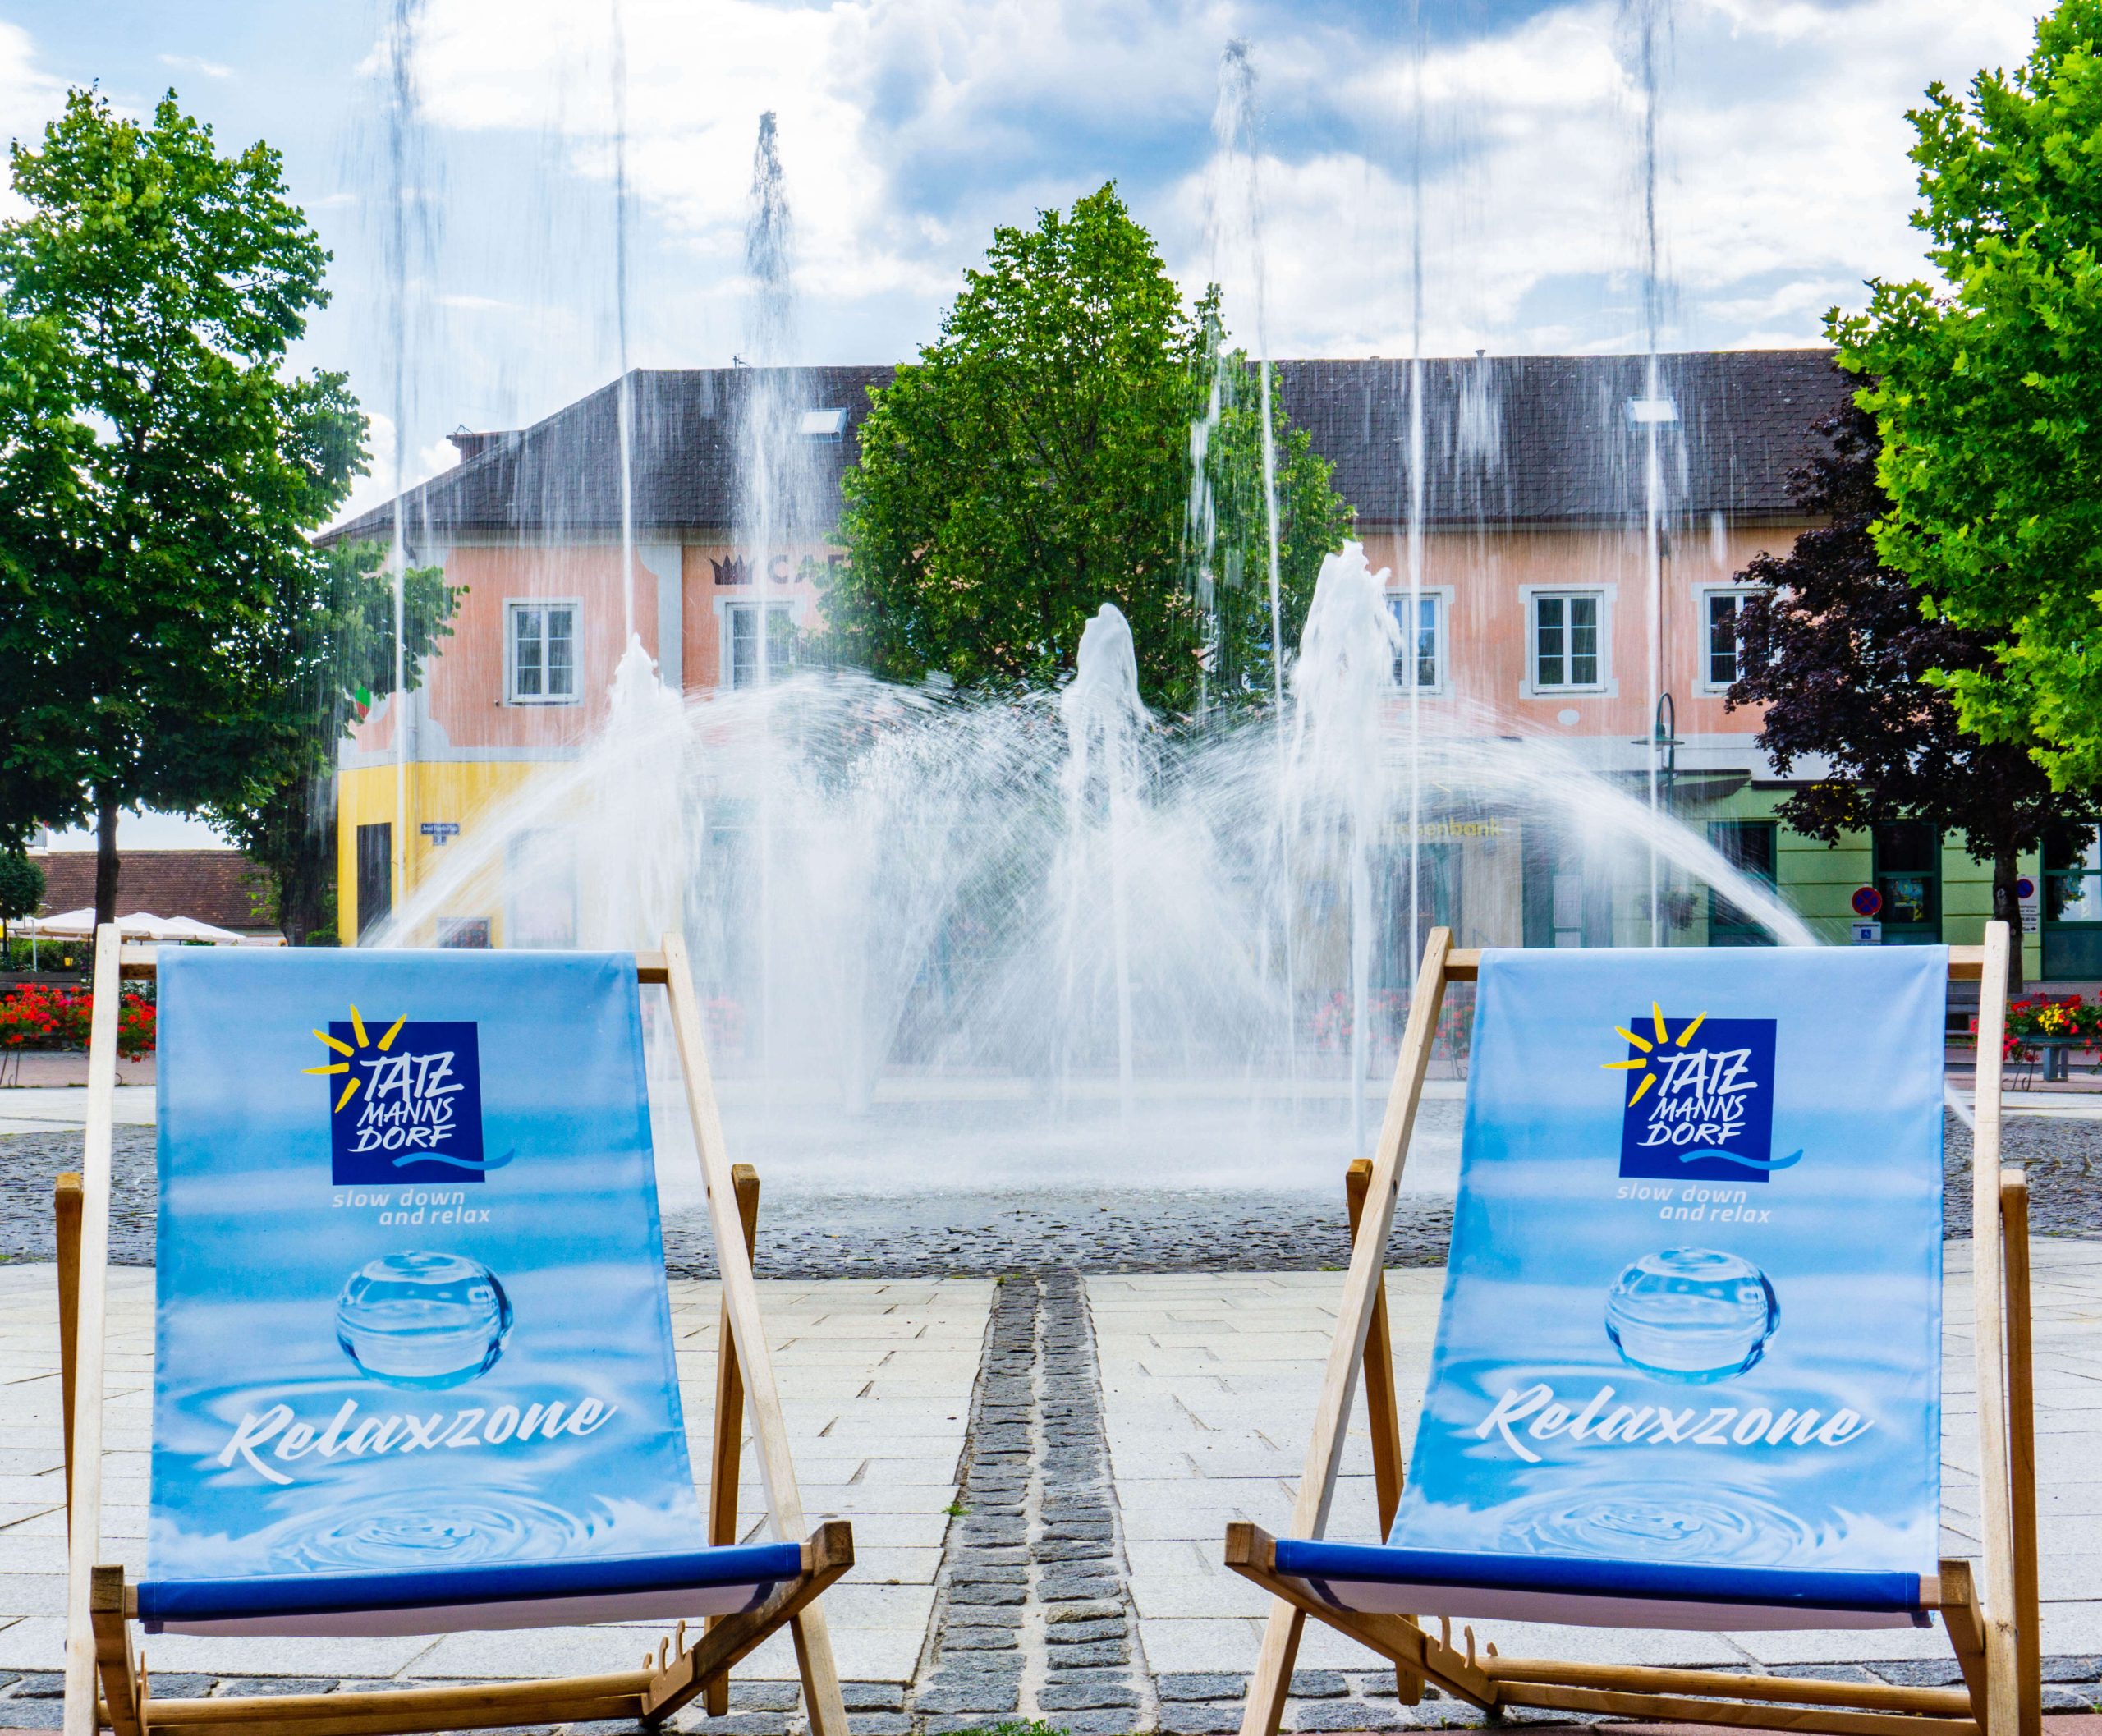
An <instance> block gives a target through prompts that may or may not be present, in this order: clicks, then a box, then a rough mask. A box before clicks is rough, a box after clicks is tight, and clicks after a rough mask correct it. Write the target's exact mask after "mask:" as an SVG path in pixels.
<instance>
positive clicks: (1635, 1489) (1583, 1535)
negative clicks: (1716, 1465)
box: [1498, 1481, 1844, 1567]
mask: <svg viewBox="0 0 2102 1736" xmlns="http://www.w3.org/2000/svg"><path fill="white" fill-rule="evenodd" d="M1843 1538H1844V1528H1843V1527H1840V1526H1838V1525H1834V1524H1829V1523H1828V1524H1820V1523H1814V1522H1811V1520H1809V1519H1806V1518H1805V1517H1804V1516H1803V1515H1801V1513H1797V1512H1795V1511H1793V1510H1792V1509H1789V1508H1788V1507H1784V1506H1782V1505H1780V1504H1778V1503H1777V1502H1775V1501H1774V1500H1773V1499H1771V1498H1769V1496H1767V1495H1762V1494H1760V1493H1759V1492H1757V1491H1756V1490H1752V1489H1750V1488H1744V1487H1737V1486H1731V1485H1729V1484H1727V1483H1716V1482H1710V1483H1699V1484H1694V1483H1672V1482H1655V1481H1645V1482H1642V1483H1641V1484H1639V1485H1632V1484H1628V1483H1627V1482H1624V1481H1615V1482H1613V1483H1612V1484H1610V1485H1603V1486H1592V1487H1588V1488H1579V1489H1557V1490H1553V1491H1552V1492H1550V1493H1548V1494H1544V1495H1536V1496H1535V1497H1533V1498H1532V1499H1530V1500H1526V1501H1517V1502H1512V1504H1510V1505H1509V1506H1508V1508H1507V1509H1504V1511H1503V1534H1502V1536H1501V1538H1500V1540H1499V1545H1498V1546H1499V1547H1501V1548H1503V1549H1506V1550H1512V1551H1514V1552H1517V1553H1519V1554H1522V1555H1561V1556H1571V1555H1575V1556H1590V1557H1595V1558H1601V1559H1606V1560H1610V1561H1686V1562H1705V1563H1710V1564H1716V1565H1723V1564H1728V1565H1733V1566H1738V1567H1778V1566H1780V1565H1782V1564H1786V1563H1790V1562H1795V1563H1808V1562H1810V1561H1812V1560H1814V1559H1816V1557H1817V1556H1818V1555H1820V1553H1823V1552H1824V1551H1827V1550H1831V1549H1833V1548H1835V1547H1837V1546H1838V1545H1839V1544H1840V1543H1841V1542H1842V1541H1843Z"/></svg>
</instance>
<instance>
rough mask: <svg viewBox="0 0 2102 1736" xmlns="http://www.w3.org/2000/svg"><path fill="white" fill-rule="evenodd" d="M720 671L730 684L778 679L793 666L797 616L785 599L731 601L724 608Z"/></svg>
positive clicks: (739, 685)
mask: <svg viewBox="0 0 2102 1736" xmlns="http://www.w3.org/2000/svg"><path fill="white" fill-rule="evenodd" d="M723 613H724V615H725V616H726V617H727V619H726V620H725V621H724V622H723V627H724V628H725V632H724V636H723V665H724V668H723V674H724V677H725V678H726V679H727V683H728V685H729V686H731V687H757V686H758V685H759V684H760V682H762V681H769V682H773V681H779V680H780V679H782V677H784V676H786V675H787V674H789V673H792V671H793V670H794V668H795V667H796V618H795V610H794V606H793V605H792V604H787V603H764V604H762V603H732V604H729V605H728V606H727V608H726V609H724V610H723ZM762 614H764V617H765V620H766V645H765V646H764V650H765V660H764V664H762V663H761V661H760V650H761V647H760V639H759V632H760V617H761V615H762Z"/></svg>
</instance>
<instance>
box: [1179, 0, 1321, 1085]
mask: <svg viewBox="0 0 2102 1736" xmlns="http://www.w3.org/2000/svg"><path fill="white" fill-rule="evenodd" d="M1259 165H1260V150H1259V148H1258V141H1257V137H1256V126H1255V60H1254V57H1253V54H1252V52H1251V48H1250V46H1249V44H1248V43H1247V41H1246V39H1243V38H1241V37H1234V38H1232V39H1230V40H1229V41H1228V43H1227V44H1226V47H1225V48H1223V49H1222V50H1221V51H1220V53H1219V101H1218V103H1217V105H1216V107H1214V109H1213V111H1212V161H1211V168H1210V171H1209V176H1208V177H1207V191H1206V213H1205V221H1206V227H1207V229H1208V231H1209V236H1210V241H1211V250H1210V258H1211V272H1212V278H1213V281H1214V282H1223V281H1224V280H1225V279H1226V278H1228V277H1229V276H1232V275H1234V274H1235V273H1236V272H1237V273H1241V274H1243V275H1245V278H1246V284H1247V290H1248V301H1249V311H1250V313H1251V315H1252V324H1251V333H1250V336H1251V349H1252V350H1253V351H1254V356H1255V366H1256V387H1255V393H1256V410H1257V413H1258V415H1260V417H1261V419H1262V427H1261V430H1260V443H1261V452H1262V474H1263V500H1262V508H1263V554H1264V576H1265V582H1266V584H1267V586H1268V592H1269V627H1270V708H1271V718H1272V726H1273V732H1274V733H1273V740H1274V746H1275V748H1276V752H1277V764H1278V774H1279V776H1278V789H1279V791H1280V792H1282V791H1283V788H1285V783H1286V779H1285V778H1284V776H1283V773H1284V769H1285V767H1286V765H1287V760H1288V758H1289V755H1290V749H1289V746H1288V736H1287V731H1288V728H1289V725H1288V718H1287V710H1286V707H1285V662H1286V659H1285V645H1284V583H1283V568H1282V566H1281V563H1280V559H1279V544H1278V477H1277V436H1276V430H1275V427H1274V423H1273V420H1272V410H1271V388H1272V380H1271V374H1270V359H1269V357H1270V351H1269V315H1268V309H1267V306H1266V293H1267V292H1266V287H1265V274H1266V262H1265V258H1264V249H1263V211H1262V199H1261V189H1260V179H1259ZM1229 267H1231V268H1232V269H1231V270H1230V269H1228V268H1229ZM1229 365H1230V358H1229V356H1228V352H1227V351H1226V350H1225V347H1224V345H1223V343H1221V344H1219V345H1218V346H1216V347H1215V348H1214V354H1213V356H1212V379H1211V386H1210V391H1209V394H1208V396H1207V399H1206V404H1205V411H1204V414H1203V415H1202V416H1200V418H1199V419H1198V420H1197V421H1196V422H1195V423H1194V424H1193V425H1191V431H1190V448H1191V531H1192V539H1191V540H1193V542H1195V543H1196V546H1197V548H1198V549H1199V563H1198V569H1197V583H1198V590H1199V596H1198V601H1199V604H1200V609H1201V608H1204V607H1205V606H1206V604H1207V603H1208V601H1209V598H1210V597H1211V595H1213V587H1214V585H1215V584H1216V582H1217V575H1216V573H1215V571H1214V567H1215V562H1216V558H1217V540H1218V537H1217V525H1218V520H1217V512H1216V503H1215V502H1214V500H1213V498H1212V495H1211V478H1210V475H1209V471H1208V469H1207V466H1206V462H1205V461H1206V456H1207V453H1208V452H1209V445H1210V439H1211V437H1212V435H1213V434H1214V433H1216V431H1217V429H1218V427H1219V418H1220V416H1221V413H1222V408H1223V403H1224V402H1225V401H1226V400H1227V399H1228V397H1229V395H1230V394H1229V393H1228V389H1227V388H1228V379H1227V374H1226V370H1227V369H1228V366H1229ZM1234 384H1236V385H1237V384H1238V382H1234ZM1238 555H1239V551H1237V550H1236V551H1230V552H1229V553H1228V557H1227V567H1228V583H1229V584H1233V583H1237V582H1238V581H1239V575H1240V572H1241V562H1240V560H1239V558H1238ZM1214 631H1215V629H1214ZM1276 836H1277V841H1278V855H1279V858H1280V861H1281V862H1282V863H1283V864H1284V865H1285V871H1284V872H1283V874H1281V875H1280V876H1279V881H1280V884H1287V883H1289V881H1290V879H1291V874H1290V871H1289V861H1290V857H1291V851H1292V839H1291V835H1290V828H1289V826H1288V825H1287V822H1286V817H1285V811H1284V806H1283V799H1282V797H1280V805H1279V807H1278V816H1277V830H1276ZM1294 921H1295V917H1294V913H1293V912H1292V910H1291V909H1290V908H1289V907H1286V906H1280V907H1278V910H1277V911H1276V912H1274V916H1273V922H1274V928H1275V932H1276V934H1277V935H1278V958H1279V959H1280V960H1281V962H1282V964H1283V971H1284V976H1285V981H1286V982H1287V984H1289V983H1290V982H1291V981H1292V979H1293V975H1294V972H1293V964H1292V958H1293V940H1292V929H1293V924H1294ZM1284 1020H1285V1023H1284V1040H1285V1049H1286V1054H1287V1057H1290V1056H1292V1053H1293V1048H1294V1045H1295V1044H1296V1041H1297V1027H1296V1021H1295V1015H1294V1013H1293V1010H1292V1006H1291V999H1290V996H1289V994H1287V997H1286V1004H1285V1009H1284ZM1287 1065H1288V1066H1289V1067H1291V1068H1292V1071H1293V1072H1296V1071H1297V1068H1296V1063H1292V1062H1290V1061H1289V1060H1288V1063H1287Z"/></svg>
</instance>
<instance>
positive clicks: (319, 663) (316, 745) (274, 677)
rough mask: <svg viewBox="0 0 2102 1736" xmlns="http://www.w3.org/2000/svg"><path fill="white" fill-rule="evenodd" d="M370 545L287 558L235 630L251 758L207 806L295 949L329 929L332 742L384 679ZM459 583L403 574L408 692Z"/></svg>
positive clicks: (374, 554)
mask: <svg viewBox="0 0 2102 1736" xmlns="http://www.w3.org/2000/svg"><path fill="white" fill-rule="evenodd" d="M386 553H387V551H386V550H385V549H384V548H383V546H381V545H380V544H376V543H342V544H335V545H333V547H330V548H328V549H324V550H322V551H320V552H319V553H317V554H315V555H314V557H313V558H310V559H308V560H305V561H301V562H287V563H284V565H283V567H282V572H281V588H280V590H279V591H278V595H277V596H276V597H275V598H274V599H273V602H272V605H271V607H270V608H269V609H268V610H266V611H264V613H261V614H260V615H259V616H258V617H256V618H255V619H254V620H252V621H249V622H242V623H241V624H240V625H238V626H237V627H236V628H235V629H234V633H235V636H236V639H237V641H238V642H239V650H240V660H241V664H242V666H243V667H244V668H248V669H250V670H251V671H252V672H254V674H255V686H254V688H253V690H252V691H251V692H250V695H249V696H248V697H247V699H246V702H245V704H244V706H243V710H244V712H245V714H246V716H247V717H248V719H249V728H250V764H249V767H248V774H247V776H246V779H245V781H244V783H243V784H242V787H241V791H240V792H239V793H238V794H237V795H236V796H234V797H228V798H223V799H220V800H217V801H213V802H211V803H210V804H209V806H208V807H207V809H206V812H207V813H208V814H209V816H210V818H211V820H213V824H215V825H216V826H217V827H218V829H219V830H220V831H221V832H222V833H223V834H225V836H226V837H227V838H230V839H231V840H232V842H233V843H236V844H237V845H239V846H240V847H241V852H242V853H243V854H245V855H246V857H248V859H249V860H250V861H252V862H254V863H255V864H256V865H257V866H259V867H260V868H262V869H264V870H267V873H268V885H267V886H266V887H264V889H262V890H263V893H264V896H263V899H262V903H263V907H264V912H265V913H266V916H267V919H268V921H272V922H273V923H275V924H276V925H278V929H279V930H281V931H282V933H283V935H284V936H285V939H287V940H288V941H289V942H290V943H291V944H292V945H294V946H306V945H312V944H317V943H326V942H328V941H331V940H333V939H334V938H335V925H336V890H335V880H336V803H335V771H336V747H337V743H338V742H341V741H342V739H343V737H345V736H347V735H348V734H349V733H350V731H351V728H352V726H353V725H354V724H355V723H356V722H357V721H358V720H359V719H360V718H361V717H362V716H363V715H364V714H365V710H366V709H367V707H368V706H369V705H370V703H371V700H372V696H373V695H374V693H377V692H379V691H383V689H385V688H386V687H388V685H389V684H390V683H391V682H392V679H393V663H394V592H393V586H392V581H391V578H390V576H389V575H388V572H387V570H386V567H385V564H384V563H385V560H386ZM464 590H465V587H464V586H452V585H447V583H446V582H445V575H444V570H443V568H442V567H411V568H410V569H409V571H408V572H407V573H406V575H405V576H404V586H403V590H402V603H403V609H402V613H403V617H404V622H405V625H406V635H405V641H406V654H405V656H404V659H403V668H404V669H405V670H406V678H407V682H408V686H409V687H410V689H411V691H414V690H415V688H416V687H419V686H420V685H421V682H422V678H423V665H424V662H425V659H427V658H428V657H429V655H430V654H431V653H432V652H433V650H434V649H435V647H436V645H437V643H438V641H439V640H440V639H442V638H445V637H448V636H450V635H451V633H452V624H451V623H452V615H453V612H454V610H455V609H456V608H457V605H458V602H459V599H460V597H461V595H462V594H463V592H464Z"/></svg>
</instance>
